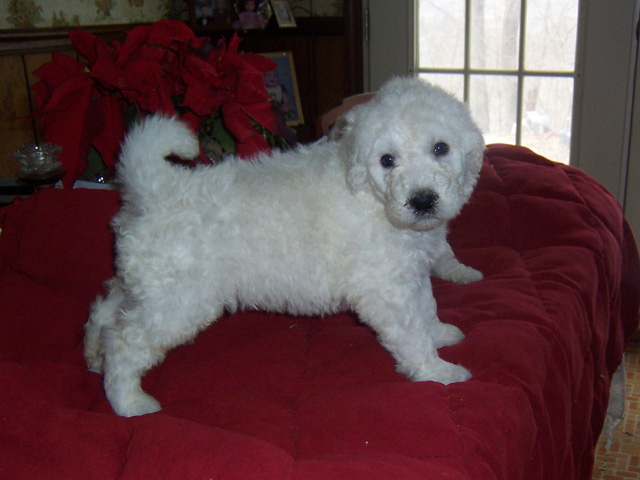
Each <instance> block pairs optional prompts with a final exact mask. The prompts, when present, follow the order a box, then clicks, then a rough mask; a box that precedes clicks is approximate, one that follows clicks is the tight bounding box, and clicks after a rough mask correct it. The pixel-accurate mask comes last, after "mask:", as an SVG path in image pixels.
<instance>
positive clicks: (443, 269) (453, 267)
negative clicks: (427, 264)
mask: <svg viewBox="0 0 640 480" xmlns="http://www.w3.org/2000/svg"><path fill="white" fill-rule="evenodd" d="M431 274H432V275H433V276H434V277H437V278H441V279H442V280H448V281H450V282H453V283H459V284H463V283H471V282H477V281H478V280H482V279H483V278H484V277H483V275H482V273H481V272H479V271H478V270H476V269H475V268H472V267H468V266H467V265H464V264H462V263H460V261H459V260H458V259H457V258H456V256H455V254H454V253H453V250H452V249H451V246H450V245H449V244H448V243H446V244H445V246H444V251H443V252H442V254H441V255H440V257H438V259H437V260H436V261H435V262H434V264H433V265H432V266H431Z"/></svg>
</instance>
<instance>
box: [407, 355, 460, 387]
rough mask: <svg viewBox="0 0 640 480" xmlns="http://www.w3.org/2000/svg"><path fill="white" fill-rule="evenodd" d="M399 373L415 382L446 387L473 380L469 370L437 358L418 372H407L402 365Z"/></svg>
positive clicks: (411, 370)
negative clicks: (435, 383)
mask: <svg viewBox="0 0 640 480" xmlns="http://www.w3.org/2000/svg"><path fill="white" fill-rule="evenodd" d="M398 371H399V372H400V373H403V374H405V375H406V376H407V377H408V378H409V379H410V380H413V381H414V382H438V383H442V384H444V385H448V384H450V383H456V382H464V381H467V380H469V379H470V378H471V372H469V370H467V369H466V368H464V367H461V366H460V365H454V364H453V363H449V362H445V361H444V360H442V359H441V358H435V359H434V360H432V361H430V362H429V363H427V364H425V365H423V366H421V367H420V368H419V369H417V370H413V369H410V371H406V370H405V369H404V368H403V367H402V366H401V365H398Z"/></svg>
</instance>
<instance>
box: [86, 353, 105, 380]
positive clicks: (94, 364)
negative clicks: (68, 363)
mask: <svg viewBox="0 0 640 480" xmlns="http://www.w3.org/2000/svg"><path fill="white" fill-rule="evenodd" d="M84 358H85V360H86V362H87V368H88V369H89V371H90V372H94V373H99V374H100V375H102V364H103V363H104V357H103V356H102V355H98V354H96V353H95V352H88V351H86V350H85V352H84Z"/></svg>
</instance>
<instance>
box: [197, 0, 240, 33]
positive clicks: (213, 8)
mask: <svg viewBox="0 0 640 480" xmlns="http://www.w3.org/2000/svg"><path fill="white" fill-rule="evenodd" d="M190 3H191V4H192V5H193V8H192V12H191V15H192V16H191V18H192V25H193V26H195V27H225V26H228V25H229V24H231V21H232V18H233V12H234V10H233V7H232V0H190Z"/></svg>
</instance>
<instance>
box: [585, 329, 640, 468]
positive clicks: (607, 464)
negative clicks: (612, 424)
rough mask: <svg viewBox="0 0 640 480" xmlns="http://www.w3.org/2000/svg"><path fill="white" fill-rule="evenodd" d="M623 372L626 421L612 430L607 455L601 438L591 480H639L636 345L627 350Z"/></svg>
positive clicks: (639, 353)
mask: <svg viewBox="0 0 640 480" xmlns="http://www.w3.org/2000/svg"><path fill="white" fill-rule="evenodd" d="M625 368H626V376H627V378H626V390H627V401H626V406H625V418H624V420H623V421H622V423H621V424H620V425H619V426H618V428H617V429H616V430H615V432H614V435H613V441H612V442H611V447H610V449H609V450H608V451H607V448H606V444H607V438H606V436H603V437H601V438H600V441H599V442H598V446H597V447H596V459H595V465H594V468H593V476H592V477H591V478H592V480H630V479H637V478H640V343H639V342H637V341H636V342H633V343H630V344H629V346H628V347H627V350H626V352H625Z"/></svg>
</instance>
